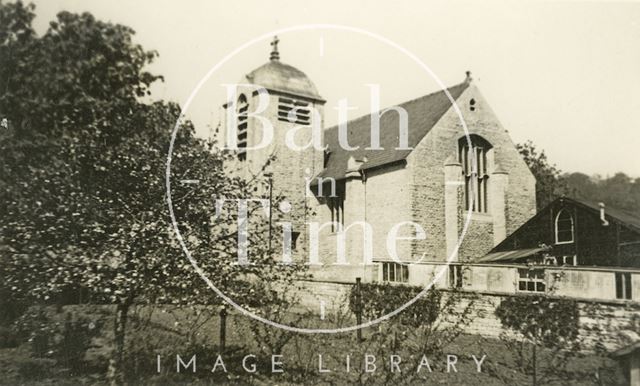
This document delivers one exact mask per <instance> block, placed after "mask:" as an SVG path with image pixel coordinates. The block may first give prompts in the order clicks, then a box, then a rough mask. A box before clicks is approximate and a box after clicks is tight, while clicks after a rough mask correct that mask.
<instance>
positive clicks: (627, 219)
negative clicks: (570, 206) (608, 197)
mask: <svg viewBox="0 0 640 386" xmlns="http://www.w3.org/2000/svg"><path fill="white" fill-rule="evenodd" d="M564 199H565V200H568V201H573V202H576V203H578V204H579V205H582V206H585V207H587V208H588V209H591V210H593V211H597V212H600V204H599V203H597V202H593V201H587V200H578V199H572V198H566V197H565V198H564ZM604 213H605V216H607V217H611V218H612V219H614V220H615V221H616V222H618V223H620V224H621V225H624V226H626V227H628V228H632V229H634V230H636V231H638V232H640V213H633V212H630V211H628V210H624V209H619V208H615V207H612V206H609V205H605V208H604Z"/></svg>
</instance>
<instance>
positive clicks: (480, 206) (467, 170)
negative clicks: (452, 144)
mask: <svg viewBox="0 0 640 386" xmlns="http://www.w3.org/2000/svg"><path fill="white" fill-rule="evenodd" d="M469 139H470V140H471V144H469ZM491 147H492V146H491V144H490V143H489V142H487V141H486V140H485V139H484V138H482V137H480V136H479V135H475V134H472V135H470V136H469V138H467V136H464V137H462V138H460V140H459V141H458V149H459V153H458V160H459V161H460V164H461V165H462V174H463V177H464V205H465V206H464V208H465V210H471V211H474V212H480V213H487V212H488V207H489V205H488V200H489V189H488V184H489V174H488V172H487V169H488V168H487V154H488V153H489V151H490V150H491Z"/></svg>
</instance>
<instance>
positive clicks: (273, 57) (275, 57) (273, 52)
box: [269, 36, 280, 60]
mask: <svg viewBox="0 0 640 386" xmlns="http://www.w3.org/2000/svg"><path fill="white" fill-rule="evenodd" d="M279 42H280V40H279V39H278V37H277V36H274V37H273V41H272V42H271V46H272V47H273V48H272V50H271V55H270V56H269V60H280V53H279V52H278V43H279Z"/></svg>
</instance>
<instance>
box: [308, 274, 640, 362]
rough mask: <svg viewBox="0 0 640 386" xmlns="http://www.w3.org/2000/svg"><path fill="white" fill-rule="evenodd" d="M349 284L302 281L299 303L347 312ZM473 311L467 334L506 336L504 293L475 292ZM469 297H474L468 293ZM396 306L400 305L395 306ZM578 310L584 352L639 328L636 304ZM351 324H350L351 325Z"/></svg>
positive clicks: (612, 344) (583, 304)
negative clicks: (501, 309) (500, 310)
mask: <svg viewBox="0 0 640 386" xmlns="http://www.w3.org/2000/svg"><path fill="white" fill-rule="evenodd" d="M352 286H353V284H345V283H330V282H316V281H307V282H304V288H305V289H304V290H303V291H302V292H301V293H300V295H301V299H300V300H301V304H302V306H303V308H304V309H305V310H307V311H311V312H312V313H314V314H318V315H319V312H320V307H321V306H320V302H323V303H324V306H323V307H324V310H325V312H326V313H327V314H329V313H336V312H343V313H344V312H348V303H346V301H347V299H348V296H349V292H350V290H351V287H352ZM475 294H476V295H477V297H476V298H475V299H474V306H473V312H474V317H473V319H472V321H471V323H470V324H469V325H468V326H467V328H466V329H465V333H467V334H476V335H481V336H484V337H490V338H500V337H501V335H502V334H503V333H507V334H510V333H511V332H510V331H507V330H505V329H503V328H502V325H501V323H500V320H499V319H498V318H497V317H496V316H495V314H494V311H495V309H496V307H497V306H498V305H499V304H500V302H501V301H502V299H504V298H506V297H508V296H522V295H507V294H490V293H475ZM469 295H470V296H474V294H472V293H469ZM468 301H469V300H468V299H467V300H462V301H461V302H460V303H459V304H458V308H459V310H463V309H464V308H465V306H466V304H467V302H468ZM398 306H400V305H398ZM578 307H579V310H580V333H581V335H582V337H583V338H584V339H585V342H586V347H587V349H590V348H593V346H594V345H595V343H596V342H598V341H600V342H602V343H603V344H604V346H605V347H606V348H607V349H609V350H613V349H616V348H617V347H619V346H618V345H619V342H620V341H619V335H618V333H619V331H620V330H624V329H635V331H638V329H639V328H640V314H639V313H638V311H637V308H638V307H637V305H636V306H635V307H634V306H633V305H629V304H622V303H616V302H592V301H578ZM352 323H353V322H352Z"/></svg>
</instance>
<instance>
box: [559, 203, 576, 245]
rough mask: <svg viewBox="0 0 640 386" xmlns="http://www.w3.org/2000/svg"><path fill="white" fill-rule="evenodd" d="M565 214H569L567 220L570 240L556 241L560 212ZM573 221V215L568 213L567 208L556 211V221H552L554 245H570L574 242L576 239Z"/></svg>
mask: <svg viewBox="0 0 640 386" xmlns="http://www.w3.org/2000/svg"><path fill="white" fill-rule="evenodd" d="M565 211H566V212H567V213H568V214H569V219H570V220H571V240H567V241H558V220H559V219H560V215H561V214H562V212H565ZM575 224H576V223H575V220H574V219H573V214H571V212H570V211H569V209H567V208H562V209H560V210H559V211H558V214H556V219H555V221H554V225H555V227H554V230H555V232H554V233H555V241H556V245H561V244H572V243H574V242H575V239H576V228H575Z"/></svg>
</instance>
